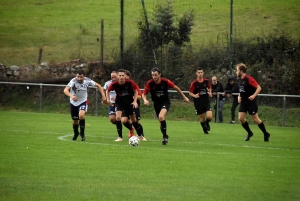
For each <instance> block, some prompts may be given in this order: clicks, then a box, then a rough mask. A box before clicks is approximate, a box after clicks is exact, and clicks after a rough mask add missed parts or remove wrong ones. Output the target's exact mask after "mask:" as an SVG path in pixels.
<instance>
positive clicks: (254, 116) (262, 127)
mask: <svg viewBox="0 0 300 201" xmlns="http://www.w3.org/2000/svg"><path fill="white" fill-rule="evenodd" d="M257 111H258V107H257V105H256V104H255V105H254V104H253V108H252V109H251V112H250V113H251V114H252V115H251V117H252V119H253V121H254V122H255V123H256V124H257V125H258V127H259V129H260V130H261V131H262V132H263V134H264V141H265V142H269V138H270V133H268V132H267V130H266V127H265V125H264V123H263V122H262V120H260V118H259V117H258V113H257ZM253 113H255V114H253Z"/></svg>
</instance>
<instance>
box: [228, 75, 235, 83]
mask: <svg viewBox="0 0 300 201" xmlns="http://www.w3.org/2000/svg"><path fill="white" fill-rule="evenodd" d="M228 83H229V84H231V85H233V84H234V77H233V75H230V76H228Z"/></svg>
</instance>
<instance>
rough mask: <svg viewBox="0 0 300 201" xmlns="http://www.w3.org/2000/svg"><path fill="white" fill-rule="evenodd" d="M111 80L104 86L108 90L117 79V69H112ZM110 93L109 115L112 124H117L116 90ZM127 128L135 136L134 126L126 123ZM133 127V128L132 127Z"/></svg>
mask: <svg viewBox="0 0 300 201" xmlns="http://www.w3.org/2000/svg"><path fill="white" fill-rule="evenodd" d="M110 77H111V80H108V81H107V82H106V83H105V84H104V86H103V89H104V90H105V91H106V90H107V89H108V87H109V85H110V84H111V83H112V82H114V81H116V80H117V72H116V71H112V72H111V74H110ZM108 95H109V99H110V103H109V104H110V105H109V106H108V116H109V120H110V122H111V123H112V124H116V110H115V100H116V96H117V95H116V92H115V91H114V90H113V91H110V92H109V94H107V97H108ZM125 127H126V128H128V130H129V135H130V136H133V135H134V132H133V131H134V128H133V126H132V125H125ZM130 128H131V129H130Z"/></svg>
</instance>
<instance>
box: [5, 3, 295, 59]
mask: <svg viewBox="0 0 300 201" xmlns="http://www.w3.org/2000/svg"><path fill="white" fill-rule="evenodd" d="M159 2H162V1H158V0H147V1H145V4H146V8H147V12H148V15H149V18H151V14H152V13H153V7H154V6H155V5H156V4H157V3H159ZM0 4H1V7H0V29H1V32H0V47H1V49H0V63H4V64H5V65H12V64H16V65H24V64H36V62H37V58H38V48H39V46H44V51H43V61H47V62H49V61H55V62H60V61H68V60H69V59H70V58H78V57H84V58H87V59H91V58H93V59H95V58H99V52H100V51H99V50H100V43H99V42H97V40H96V39H97V38H99V35H100V22H101V20H102V19H103V20H104V23H105V25H104V28H105V31H104V35H105V47H104V51H105V53H104V54H105V57H106V59H110V58H111V56H112V53H113V52H115V51H116V50H117V51H118V49H119V34H120V27H119V24H120V6H119V5H120V1H119V0H118V1H117V0H110V1H107V0H97V1H96V0H89V1H78V0H65V1H57V0H39V1H36V0H22V1H17V0H10V1H4V0H0ZM190 8H193V9H195V11H196V18H195V25H194V27H193V32H192V35H191V43H192V44H193V45H195V46H198V45H201V44H207V43H208V42H210V41H217V40H218V41H219V42H220V45H221V44H222V45H227V44H228V42H227V39H228V33H229V11H230V9H229V8H230V1H224V0H208V1H207V0H185V1H179V0H175V1H174V11H175V14H177V15H178V16H181V15H182V14H183V13H184V12H185V11H186V10H188V9H190ZM299 9H300V2H299V1H297V0H286V1H281V0H272V1H270V0H248V1H234V21H233V24H234V36H233V37H234V39H235V38H236V37H239V38H248V37H252V36H254V35H265V34H268V33H270V32H272V31H273V30H274V29H280V30H285V31H287V32H289V33H290V34H291V35H292V36H293V37H298V36H299V27H300V17H299ZM141 12H142V5H141V1H126V2H125V43H126V44H129V43H131V42H132V41H134V38H135V37H136V36H137V35H138V30H137V26H136V24H137V20H138V19H140V16H141ZM80 27H81V28H80Z"/></svg>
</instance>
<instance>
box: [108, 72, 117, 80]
mask: <svg viewBox="0 0 300 201" xmlns="http://www.w3.org/2000/svg"><path fill="white" fill-rule="evenodd" d="M110 78H111V80H112V81H115V80H116V79H117V71H113V72H111V73H110Z"/></svg>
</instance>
